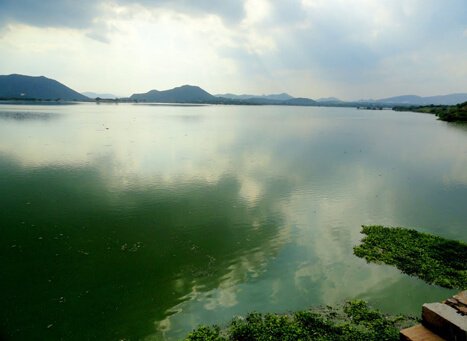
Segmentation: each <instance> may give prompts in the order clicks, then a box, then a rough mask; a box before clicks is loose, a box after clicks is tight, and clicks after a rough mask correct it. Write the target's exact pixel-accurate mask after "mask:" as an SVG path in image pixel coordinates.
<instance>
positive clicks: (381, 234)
mask: <svg viewBox="0 0 467 341" xmlns="http://www.w3.org/2000/svg"><path fill="white" fill-rule="evenodd" d="M362 227H363V229H362V233H363V234H365V235H366V236H365V237H364V238H363V239H362V243H361V245H358V246H356V247H354V254H355V255H356V256H358V257H361V258H364V259H366V260H367V262H372V263H385V264H388V265H393V266H395V267H397V268H398V269H399V270H401V271H402V272H404V273H406V274H408V275H412V276H417V277H419V278H421V279H422V280H424V281H425V282H427V283H430V284H435V285H439V286H442V287H445V288H456V289H462V290H464V289H467V244H465V243H462V242H460V241H455V240H449V239H444V238H441V237H438V236H434V235H431V234H427V233H421V232H418V231H415V230H411V229H406V228H402V227H394V228H391V227H384V226H362Z"/></svg>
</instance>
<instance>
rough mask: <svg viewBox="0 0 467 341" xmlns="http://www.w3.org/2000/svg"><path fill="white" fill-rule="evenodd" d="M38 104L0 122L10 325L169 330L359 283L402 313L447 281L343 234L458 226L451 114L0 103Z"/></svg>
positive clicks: (461, 176) (458, 232) (101, 335)
mask: <svg viewBox="0 0 467 341" xmlns="http://www.w3.org/2000/svg"><path fill="white" fill-rule="evenodd" d="M15 112H16V113H17V114H12V113H15ZM47 113H49V114H50V115H51V116H50V117H60V119H57V120H55V119H54V120H50V119H48V120H35V119H5V120H1V121H0V188H2V191H1V192H0V193H1V194H0V205H1V207H2V212H3V213H2V224H1V226H2V227H1V233H2V239H1V240H0V259H1V263H2V264H1V265H2V269H4V274H5V275H3V277H4V278H2V281H1V282H0V290H1V293H2V294H1V295H0V304H1V305H2V307H4V309H2V311H1V313H0V314H1V318H0V321H2V322H0V323H1V324H0V331H1V332H3V333H4V334H5V335H6V336H9V337H11V338H12V339H25V338H26V339H27V338H31V337H33V338H37V336H38V335H40V336H41V337H42V338H60V337H61V338H65V339H82V338H90V339H123V338H126V339H130V338H131V339H141V338H147V339H148V340H149V339H153V338H156V339H157V338H161V337H163V338H167V339H176V338H179V337H182V336H183V335H185V334H186V333H187V331H189V330H190V329H191V328H193V327H195V326H196V325H197V324H198V323H207V324H209V323H214V322H225V321H227V320H228V319H230V318H231V316H233V315H235V314H245V313H246V312H248V311H252V310H259V311H271V310H273V311H287V310H291V309H301V308H306V307H307V306H309V305H316V304H332V303H336V302H339V301H341V300H343V299H346V298H353V297H362V298H365V299H368V300H370V302H372V303H373V304H375V305H376V306H379V307H381V308H384V310H385V311H388V312H404V313H416V314H418V311H419V308H420V304H421V303H422V302H424V301H429V300H438V299H440V298H443V297H445V296H446V295H449V291H447V290H446V289H441V288H437V287H431V286H428V285H426V284H424V283H423V282H421V281H419V280H416V279H413V278H409V277H408V276H405V275H402V274H400V273H399V272H398V271H397V270H396V269H392V268H391V267H387V266H382V265H374V264H366V263H365V262H364V261H363V260H361V259H359V258H356V257H354V256H353V255H352V247H353V245H355V244H356V243H358V241H359V240H360V238H361V235H360V233H359V232H360V225H362V224H385V225H401V226H412V227H416V228H418V229H419V230H421V231H427V232H433V233H437V234H440V235H442V236H445V237H447V238H456V239H462V240H466V235H467V234H466V233H465V222H466V221H467V213H466V212H465V211H464V210H462V208H463V206H462V205H452V204H451V203H453V202H457V203H459V202H465V200H466V199H467V171H466V170H467V147H466V146H467V143H466V142H467V134H466V131H465V130H463V129H461V128H453V126H450V125H446V124H445V123H444V122H439V121H436V120H435V119H434V117H432V116H429V115H422V114H415V113H396V112H374V111H362V110H358V111H357V110H354V109H337V108H294V107H248V106H247V107H237V106H232V107H224V106H193V107H176V106H143V105H118V106H115V105H99V106H97V105H93V104H86V105H75V106H66V107H60V106H57V107H48V106H14V107H13V106H4V107H1V106H0V117H2V116H8V115H13V116H14V115H17V116H18V117H21V116H22V115H24V117H36V116H37V117H41V115H46V114H47ZM394 297H398V298H400V299H397V300H394ZM400 302H404V304H403V306H401V303H400Z"/></svg>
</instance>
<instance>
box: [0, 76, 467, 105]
mask: <svg viewBox="0 0 467 341" xmlns="http://www.w3.org/2000/svg"><path fill="white" fill-rule="evenodd" d="M98 97H99V98H100V99H103V100H106V101H113V100H118V101H121V102H155V103H204V104H232V105H235V104H237V105H242V104H243V105H299V106H316V105H321V106H348V107H358V106H370V107H382V106H387V107H390V106H400V105H407V106H410V105H430V104H434V105H452V104H458V103H463V102H466V101H467V93H457V94H449V95H444V96H430V97H421V96H415V95H405V96H396V97H388V98H382V99H377V100H373V99H369V100H360V101H350V102H345V101H341V100H339V99H338V98H336V97H327V98H320V99H318V100H316V101H315V100H312V99H310V98H302V97H292V96H290V95H289V94H287V93H280V94H271V95H246V94H244V95H235V94H231V93H226V94H219V95H215V96H214V95H211V94H210V93H208V92H207V91H205V90H203V89H201V88H200V87H199V86H193V85H183V86H180V87H176V88H173V89H169V90H163V91H159V90H150V91H148V92H146V93H140V94H133V95H131V96H130V97H127V98H118V99H117V98H116V96H114V95H112V94H105V93H101V94H99V93H94V92H85V93H83V94H80V93H78V92H76V91H75V90H73V89H70V88H69V87H67V86H65V85H63V84H61V83H59V82H58V81H56V80H53V79H50V78H46V77H44V76H40V77H32V76H25V75H18V74H12V75H8V76H0V99H2V100H64V101H91V100H94V99H96V98H98Z"/></svg>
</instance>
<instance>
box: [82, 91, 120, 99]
mask: <svg viewBox="0 0 467 341" xmlns="http://www.w3.org/2000/svg"><path fill="white" fill-rule="evenodd" d="M81 94H82V95H84V96H86V97H89V98H92V99H95V98H98V97H99V98H102V99H115V98H118V96H115V95H113V94H100V93H97V92H91V91H87V92H82V93H81Z"/></svg>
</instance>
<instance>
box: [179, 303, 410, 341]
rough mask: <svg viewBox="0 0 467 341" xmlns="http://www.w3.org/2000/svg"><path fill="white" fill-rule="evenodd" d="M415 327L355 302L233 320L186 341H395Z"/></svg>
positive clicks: (406, 319)
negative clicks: (222, 326) (407, 329)
mask: <svg viewBox="0 0 467 341" xmlns="http://www.w3.org/2000/svg"><path fill="white" fill-rule="evenodd" d="M415 323H417V320H416V319H414V318H410V317H405V316H388V315H384V314H382V313H381V312H379V311H377V310H374V309H371V308H370V307H369V306H368V305H367V303H366V302H364V301H362V300H355V301H350V302H347V303H345V304H344V305H341V306H338V307H336V308H333V307H324V308H315V309H310V310H303V311H298V312H295V313H292V314H282V315H281V314H272V313H267V314H261V313H251V314H249V315H247V316H246V317H236V318H234V319H233V320H232V321H231V322H230V323H229V324H228V325H227V326H226V327H225V328H222V329H221V327H219V326H217V325H214V326H199V327H198V328H197V329H195V330H193V331H192V332H191V333H190V334H188V336H187V337H186V340H189V341H196V340H200V341H201V340H211V341H214V340H216V341H219V340H231V341H234V340H258V341H261V340H323V341H324V340H336V341H337V340H362V341H363V340H370V341H371V340H388V341H389V340H399V330H400V329H401V328H405V327H408V326H411V325H414V324H415Z"/></svg>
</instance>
